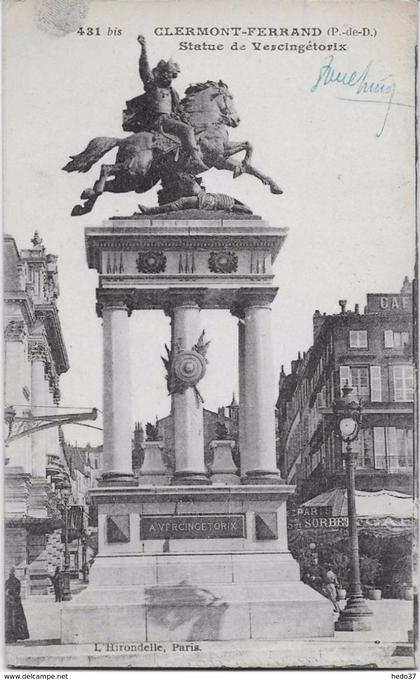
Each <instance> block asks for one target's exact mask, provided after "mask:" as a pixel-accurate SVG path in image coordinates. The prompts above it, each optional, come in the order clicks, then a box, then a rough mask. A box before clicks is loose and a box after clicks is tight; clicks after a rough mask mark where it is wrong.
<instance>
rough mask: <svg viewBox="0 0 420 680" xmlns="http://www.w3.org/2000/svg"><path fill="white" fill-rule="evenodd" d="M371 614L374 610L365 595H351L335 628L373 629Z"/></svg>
mask: <svg viewBox="0 0 420 680" xmlns="http://www.w3.org/2000/svg"><path fill="white" fill-rule="evenodd" d="M370 616H372V612H371V610H370V609H369V607H368V606H367V604H366V602H365V600H364V598H363V597H360V596H359V597H358V596H356V597H350V598H349V599H348V600H347V604H346V606H345V608H344V609H343V610H342V612H341V614H340V616H339V617H338V621H336V623H335V630H371V629H372V625H371V622H370V619H369V617H370Z"/></svg>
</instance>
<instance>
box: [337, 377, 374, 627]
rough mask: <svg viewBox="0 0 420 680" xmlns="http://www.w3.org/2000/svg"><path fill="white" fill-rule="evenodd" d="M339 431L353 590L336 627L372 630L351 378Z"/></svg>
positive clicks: (340, 406)
mask: <svg viewBox="0 0 420 680" xmlns="http://www.w3.org/2000/svg"><path fill="white" fill-rule="evenodd" d="M333 411H334V416H335V431H336V434H337V435H338V436H339V438H340V440H341V441H342V442H344V443H345V445H346V453H345V461H346V474H347V513H348V518H349V541H350V590H349V597H348V600H347V604H346V606H345V608H344V609H343V610H342V611H341V613H340V616H339V617H338V621H337V622H336V624H335V628H336V630H371V624H370V620H369V617H370V616H372V612H371V611H370V609H369V608H368V606H367V605H366V602H365V599H364V597H363V594H362V588H361V584H360V564H359V539H358V535H357V515H356V493H355V488H356V485H355V472H354V469H355V463H356V458H355V455H354V453H353V451H352V448H351V443H352V442H353V441H354V440H355V439H356V438H357V436H358V434H359V430H360V423H361V412H362V407H361V404H360V402H359V400H358V399H356V398H355V397H354V396H353V388H352V387H350V386H349V384H348V381H346V384H345V385H344V387H343V398H342V399H337V400H336V401H335V402H334V405H333Z"/></svg>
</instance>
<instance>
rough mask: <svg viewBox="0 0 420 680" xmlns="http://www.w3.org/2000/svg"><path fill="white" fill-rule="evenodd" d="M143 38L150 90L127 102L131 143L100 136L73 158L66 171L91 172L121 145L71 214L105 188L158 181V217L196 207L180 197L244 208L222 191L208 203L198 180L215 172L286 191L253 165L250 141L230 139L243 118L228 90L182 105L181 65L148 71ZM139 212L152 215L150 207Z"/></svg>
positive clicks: (212, 87) (204, 91) (188, 94)
mask: <svg viewBox="0 0 420 680" xmlns="http://www.w3.org/2000/svg"><path fill="white" fill-rule="evenodd" d="M137 40H138V42H139V43H140V46H141V47H140V50H141V51H140V60H139V74H140V78H141V81H142V83H143V86H144V93H143V94H141V95H139V96H137V97H135V98H134V99H131V100H130V101H128V102H127V103H126V109H125V110H124V111H123V124H122V127H123V130H124V131H125V132H131V133H132V134H130V135H129V136H128V137H125V138H117V137H95V138H94V139H92V140H91V141H90V142H89V144H88V145H87V147H86V149H85V150H84V151H82V152H81V153H79V154H77V155H76V156H71V157H70V158H71V161H70V162H69V163H67V165H66V166H65V167H64V168H63V170H66V171H67V172H74V171H76V170H77V171H78V172H88V170H90V169H91V167H92V166H93V165H94V164H95V163H96V162H97V161H99V160H100V159H101V158H102V157H103V156H104V155H105V154H106V153H107V152H108V151H110V150H111V149H113V148H115V147H116V148H118V152H117V156H116V160H115V163H109V164H108V163H106V164H102V166H101V171H100V175H99V178H98V180H97V181H96V182H95V183H94V185H93V187H92V188H88V189H85V190H84V191H83V192H82V194H81V196H80V198H81V199H82V201H83V204H81V205H75V206H74V208H73V210H72V213H71V214H72V215H74V216H77V215H85V214H86V213H88V212H90V211H91V210H92V208H93V206H94V204H95V202H96V200H97V199H98V197H99V196H100V195H101V194H102V193H103V192H104V191H110V192H114V193H123V192H128V191H135V192H136V193H138V194H142V193H145V192H146V191H149V189H151V188H152V187H154V186H155V185H156V184H157V183H158V182H159V181H160V182H161V189H160V190H159V191H158V202H159V206H160V208H159V212H164V211H165V208H166V207H167V206H168V205H170V206H171V210H176V209H184V208H185V207H187V208H189V207H192V203H191V206H190V205H189V203H190V202H191V201H187V202H185V201H182V200H181V199H184V198H189V197H192V198H193V201H194V205H196V203H195V202H196V201H197V205H199V207H200V208H202V209H207V210H216V209H220V207H222V208H223V206H224V205H226V207H227V209H230V210H233V211H242V209H241V208H240V206H241V204H240V202H239V201H235V202H233V203H232V204H230V203H229V201H227V199H226V198H225V199H222V198H220V197H221V196H223V195H222V194H220V195H217V194H212V195H210V194H209V195H208V197H209V200H206V197H205V193H206V192H205V191H204V189H203V187H202V186H201V181H202V180H201V178H200V177H197V175H199V174H201V173H203V172H205V171H206V170H209V169H210V168H217V169H218V170H231V171H232V172H233V177H234V178H236V177H239V175H241V174H243V173H247V174H249V175H254V177H257V178H258V179H259V180H260V181H261V182H262V183H263V184H266V185H268V186H269V187H270V191H271V193H273V194H281V193H282V190H281V189H280V187H278V186H277V184H276V183H275V182H274V181H273V180H272V179H271V178H270V177H267V176H266V175H263V174H262V173H261V172H260V171H259V170H257V169H256V168H254V167H253V166H252V165H251V157H252V146H251V144H250V143H249V142H248V141H245V142H231V141H229V137H228V131H227V128H228V127H237V126H238V124H239V116H238V114H237V113H236V111H235V107H234V103H233V98H232V95H231V93H230V92H229V89H228V87H227V85H225V83H223V82H222V81H221V80H219V81H218V82H217V83H216V82H214V81H211V80H208V81H207V82H205V83H197V84H196V85H190V87H188V88H187V90H186V91H185V97H184V99H182V100H181V99H180V97H179V95H178V93H177V92H176V90H175V89H174V88H173V87H172V82H173V80H174V79H175V78H176V77H177V76H178V74H179V73H180V68H179V66H178V64H176V63H175V62H174V61H172V59H170V60H169V61H164V60H161V61H159V63H158V64H157V66H156V67H155V68H153V69H150V67H149V61H148V56H147V48H146V40H145V38H144V37H143V36H142V35H139V36H138V38H137ZM241 151H245V155H244V158H243V159H242V160H236V159H233V158H232V156H235V155H236V154H237V153H239V152H241ZM216 196H218V197H219V198H218V199H216V198H214V197H216ZM197 197H198V198H197ZM211 197H213V198H211ZM232 200H234V199H232ZM178 206H179V207H178ZM140 210H141V211H142V212H146V211H147V209H146V208H145V207H144V206H140ZM153 210H154V211H155V210H157V209H153ZM244 212H248V209H246V210H244Z"/></svg>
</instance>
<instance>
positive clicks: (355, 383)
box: [340, 366, 382, 401]
mask: <svg viewBox="0 0 420 680" xmlns="http://www.w3.org/2000/svg"><path fill="white" fill-rule="evenodd" d="M346 382H347V383H348V384H349V385H350V387H353V388H354V390H355V391H356V393H357V396H358V397H359V399H365V400H366V399H370V401H382V379H381V367H380V366H340V390H341V391H342V389H343V387H344V385H345V384H346Z"/></svg>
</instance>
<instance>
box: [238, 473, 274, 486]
mask: <svg viewBox="0 0 420 680" xmlns="http://www.w3.org/2000/svg"><path fill="white" fill-rule="evenodd" d="M282 483H283V482H282V479H281V477H280V472H279V471H278V470H250V471H249V472H246V473H245V475H244V476H243V477H241V484H282Z"/></svg>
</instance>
